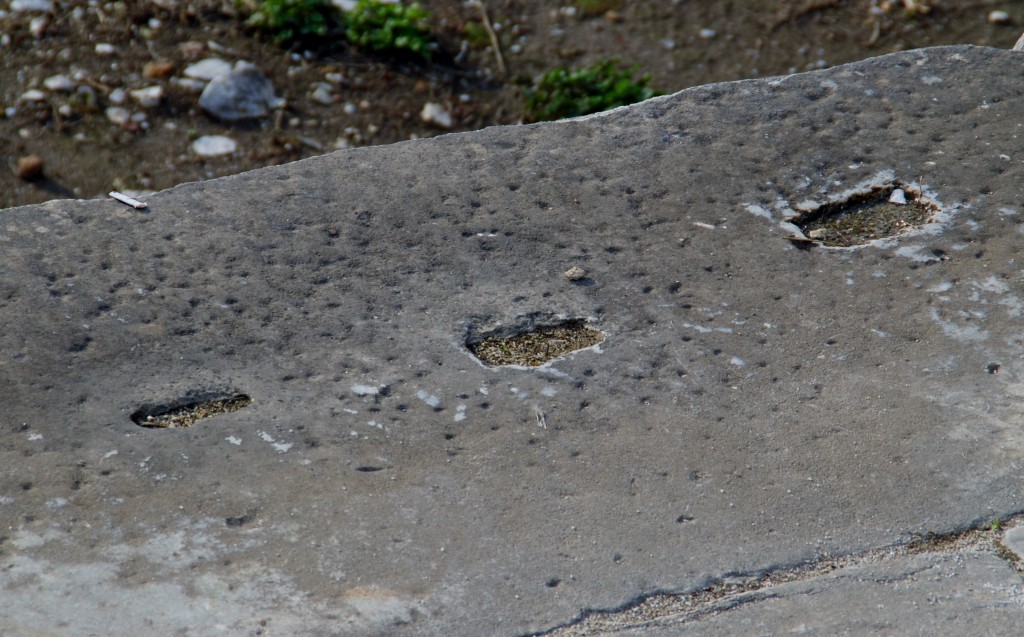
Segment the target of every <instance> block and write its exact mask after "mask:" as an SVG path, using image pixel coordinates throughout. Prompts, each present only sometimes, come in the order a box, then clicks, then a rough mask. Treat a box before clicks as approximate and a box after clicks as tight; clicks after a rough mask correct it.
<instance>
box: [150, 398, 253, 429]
mask: <svg viewBox="0 0 1024 637" xmlns="http://www.w3.org/2000/svg"><path fill="white" fill-rule="evenodd" d="M250 403H252V398H249V397H248V396H246V395H245V394H234V395H231V396H223V395H221V396H211V397H204V398H201V399H195V398H193V399H185V400H182V401H179V402H178V403H176V404H171V405H153V406H146V407H142V408H140V409H138V410H136V411H135V412H134V413H133V414H132V415H131V418H132V422H134V423H135V424H136V425H139V426H140V427H147V428H150V429H174V428H180V427H191V426H192V425H194V424H195V423H197V422H199V421H200V420H203V419H204V418H210V417H211V416H217V415H219V414H227V413H231V412H233V411H238V410H240V409H243V408H245V407H247V406H248V405H249V404H250Z"/></svg>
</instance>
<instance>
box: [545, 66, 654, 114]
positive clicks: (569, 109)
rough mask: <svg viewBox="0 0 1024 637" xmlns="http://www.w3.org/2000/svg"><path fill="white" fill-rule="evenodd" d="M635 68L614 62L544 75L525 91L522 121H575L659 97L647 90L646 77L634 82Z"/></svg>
mask: <svg viewBox="0 0 1024 637" xmlns="http://www.w3.org/2000/svg"><path fill="white" fill-rule="evenodd" d="M635 74H636V67H629V68H621V67H620V66H619V63H618V61H616V60H605V61H603V62H598V63H597V64H594V65H593V66H590V67H587V68H583V69H574V70H571V71H570V70H567V69H565V68H557V69H554V70H551V71H548V72H547V73H545V74H544V75H543V76H542V77H541V78H540V79H539V80H538V81H536V82H535V83H534V85H533V86H531V87H530V88H528V89H526V91H525V93H526V118H527V119H528V120H529V121H532V122H539V121H543V120H553V119H562V118H565V117H577V116H579V115H588V114H590V113H598V112H600V111H606V110H608V109H610V108H615V107H616V106H625V105H627V104H633V103H636V102H642V101H644V100H646V99H648V98H651V97H654V96H655V95H660V94H661V93H659V92H658V91H655V90H654V89H652V88H650V87H648V86H647V84H648V83H649V82H650V81H651V76H650V75H644V76H642V77H641V78H640V79H639V80H637V81H634V80H633V76H634V75H635Z"/></svg>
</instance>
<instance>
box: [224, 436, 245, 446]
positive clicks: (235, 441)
mask: <svg viewBox="0 0 1024 637" xmlns="http://www.w3.org/2000/svg"><path fill="white" fill-rule="evenodd" d="M224 440H227V441H228V442H230V443H231V444H233V445H236V446H238V445H241V444H242V439H241V438H235V437H234V436H228V437H227V438H225V439H224Z"/></svg>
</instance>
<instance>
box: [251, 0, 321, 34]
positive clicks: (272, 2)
mask: <svg viewBox="0 0 1024 637" xmlns="http://www.w3.org/2000/svg"><path fill="white" fill-rule="evenodd" d="M337 22H338V10H337V9H336V8H335V7H334V5H333V4H331V3H330V2H329V1H328V0H262V2H260V5H259V10H257V11H256V12H255V13H253V14H252V15H251V16H249V19H248V20H247V21H246V24H248V25H249V26H251V27H255V28H256V29H259V30H261V31H266V32H268V33H271V34H273V36H274V41H276V42H277V43H278V44H292V43H296V42H302V43H310V42H314V41H316V40H322V39H324V38H325V37H327V34H328V33H329V32H330V30H331V28H332V27H334V26H335V25H336V24H337Z"/></svg>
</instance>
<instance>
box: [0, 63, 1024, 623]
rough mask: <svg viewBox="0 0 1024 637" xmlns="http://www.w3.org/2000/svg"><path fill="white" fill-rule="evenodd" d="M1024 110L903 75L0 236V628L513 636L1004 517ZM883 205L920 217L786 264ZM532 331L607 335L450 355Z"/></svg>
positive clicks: (941, 76)
mask: <svg viewBox="0 0 1024 637" xmlns="http://www.w3.org/2000/svg"><path fill="white" fill-rule="evenodd" d="M1022 93H1024V57H1022V54H1021V53H1017V52H1008V51H997V50H993V49H985V48H975V47H949V48H937V49H927V50H921V51H910V52H905V53H900V54H895V55H890V56H886V57H881V58H876V59H872V60H867V61H864V62H860V63H856V64H852V65H847V66H842V67H837V68H834V69H829V70H825V71H820V72H814V73H808V74H801V75H795V76H790V77H785V78H776V79H766V80H759V81H746V82H736V83H729V84H719V85H711V86H704V87H698V88H694V89H690V90H687V91H683V92H681V93H678V94H676V95H672V96H667V97H664V98H660V99H657V100H653V101H650V102H648V103H645V104H642V105H637V106H634V107H631V108H628V109H620V110H617V111H614V112H611V113H609V114H605V115H601V116H595V117H589V118H584V119H580V120H575V121H566V122H558V123H552V124H545V125H538V126H528V127H506V128H493V129H488V130H484V131H480V132H476V133H470V134H461V135H449V136H445V137H441V138H438V139H434V140H424V141H417V142H410V143H404V144H398V145H394V146H387V147H375V148H369V149H359V150H352V151H346V152H341V153H335V154H333V155H330V156H326V157H321V158H316V159H312V160H307V161H303V162H299V163H295V164H291V165H288V166H282V167H277V168H271V169H266V170H260V171H255V172H251V173H246V174H243V175H238V176H235V177H229V178H225V179H220V180H215V181H210V182H205V183H199V184H187V185H183V186H179V187H177V188H174V189H171V190H168V191H165V192H162V193H158V194H156V195H153V196H151V197H149V198H148V203H149V208H148V209H147V210H145V211H137V210H134V209H131V208H128V207H126V206H123V205H121V204H118V203H116V202H113V201H59V202H51V203H49V204H45V205H41V206H32V207H24V208H16V209H10V210H4V211H0V254H2V255H3V264H4V265H3V268H2V269H0V428H2V431H3V435H2V436H0V466H2V467H3V471H2V472H0V599H2V601H3V603H0V633H2V634H4V635H7V634H11V635H29V634H62V635H91V634H121V635H129V634H142V633H147V634H181V635H216V634H225V635H244V634H264V635H266V634H277V635H282V634H285V635H288V634H295V635H298V634H302V635H446V636H448V635H451V636H457V635H467V636H469V635H474V636H475V635H510V636H515V635H524V634H531V633H536V632H542V631H547V630H550V629H553V628H555V627H558V626H564V625H567V624H569V623H571V622H573V621H574V620H575V619H576V618H578V617H580V616H581V613H583V612H584V611H585V610H586V609H612V608H621V607H623V606H625V605H627V604H629V603H630V602H631V601H634V600H637V599H640V598H642V597H644V596H647V595H651V594H654V593H657V592H680V593H685V592H689V591H695V590H699V589H702V588H704V587H707V586H710V585H713V584H714V583H716V582H718V581H720V580H721V579H722V578H727V577H735V576H747V575H756V574H759V573H764V572H768V571H773V570H777V569H782V570H784V569H787V568H790V567H792V566H793V565H798V564H802V563H805V562H807V561H814V560H816V559H820V558H821V557H822V556H824V555H843V554H859V553H861V552H864V551H867V550H869V549H874V548H877V547H885V546H891V545H899V544H901V543H905V542H907V541H908V540H910V539H911V538H913V537H915V536H916V535H920V534H927V533H937V534H943V533H951V532H956V531H960V530H963V529H966V528H968V527H972V526H976V525H980V524H983V523H986V522H987V521H989V520H991V519H993V518H997V517H999V518H1005V517H1007V516H1010V515H1012V514H1015V513H1018V512H1021V511H1024V496H1022V492H1021V478H1020V476H1021V463H1022V460H1024V427H1022V424H1024V382H1022V376H1024V359H1022V354H1024V342H1022V341H1024V337H1022V331H1021V313H1022V312H1024V278H1022V274H1021V268H1020V261H1019V259H1020V256H1019V252H1020V250H1019V247H1020V245H1021V243H1022V240H1024V237H1022V232H1021V227H1022V226H1021V220H1022V219H1024V217H1022V214H1024V203H1022V201H1021V187H1020V184H1021V172H1022V171H1021V165H1022V161H1024V138H1022V132H1024V104H1022V101H1021V96H1022ZM891 180H898V181H900V182H902V183H904V184H907V185H908V186H913V187H916V188H919V189H921V190H922V191H923V192H924V193H925V194H926V195H927V196H928V197H929V198H931V199H932V200H933V201H935V202H936V203H937V204H938V205H939V206H940V212H939V214H937V215H936V217H935V220H934V222H933V223H932V224H929V225H927V226H925V227H923V228H920V229H917V230H913V231H911V232H908V233H906V234H904V235H902V236H901V237H899V238H898V239H891V240H884V241H880V242H877V243H874V244H871V245H867V246H863V247H859V248H853V249H829V248H822V247H816V248H811V249H800V248H799V246H796V245H794V244H792V243H791V242H790V241H788V240H786V239H785V237H786V236H787V235H788V234H789V233H790V230H789V229H788V228H787V226H786V224H785V220H786V219H787V217H788V216H789V215H791V214H793V211H794V210H796V209H798V208H800V207H802V206H803V207H806V206H808V205H810V202H816V203H825V202H828V201H833V200H841V199H843V198H845V197H848V196H849V195H850V194H851V193H853V192H856V191H858V190H863V189H866V188H870V187H871V186H872V185H874V184H879V183H883V182H886V181H891ZM572 266H579V267H582V268H584V269H586V270H587V277H586V278H585V279H583V280H582V281H579V282H576V283H573V282H570V281H567V280H566V279H565V278H564V277H563V276H562V273H563V272H565V271H566V270H567V269H569V268H570V267H572ZM557 317H574V318H585V319H588V320H590V321H591V322H592V323H593V325H594V326H596V327H598V328H599V329H601V330H602V331H603V332H604V333H605V334H606V337H607V338H606V340H605V342H604V343H602V344H601V345H600V346H599V347H597V348H595V349H591V350H585V351H581V352H577V353H575V354H572V355H569V356H566V357H564V358H563V359H561V360H558V361H555V362H553V363H551V364H549V365H548V366H546V367H544V368H541V369H516V368H487V367H484V366H483V365H481V364H480V363H478V362H477V361H476V360H475V359H474V358H473V357H472V356H471V355H470V354H469V353H468V351H467V350H466V347H465V341H466V339H467V336H471V335H474V334H478V333H480V332H483V331H486V330H488V329H493V328H502V327H506V328H508V327H510V326H516V325H526V324H529V323H531V322H532V323H537V322H540V323H543V322H545V321H549V320H553V319H554V318H557ZM217 392H219V393H223V394H230V393H234V392H244V393H245V394H247V395H249V396H250V397H251V398H252V401H253V402H252V404H251V405H249V406H248V407H247V408H245V409H243V410H241V411H237V412H234V413H231V414H225V415H221V416H216V417H214V418H210V419H207V420H204V421H202V422H200V423H197V424H196V425H195V426H194V427H191V428H188V429H168V430H154V429H146V428H141V427H139V426H137V425H135V424H134V423H133V422H132V420H131V418H130V416H131V414H133V413H135V412H136V411H137V410H140V409H148V408H151V407H153V406H155V405H161V404H172V403H175V402H180V401H183V400H186V399H187V398H188V397H190V396H193V397H194V396H201V395H207V394H210V393H217ZM942 555H945V554H935V555H932V556H931V557H930V558H928V559H926V560H925V561H924V562H920V561H909V562H900V563H899V564H897V565H894V566H893V569H894V570H893V572H894V573H896V575H895V576H894V577H896V579H897V580H899V581H903V580H906V578H907V577H910V575H909V574H911V573H915V572H926V571H927V570H928V569H937V570H935V571H934V573H936V574H937V575H939V576H941V575H942V574H943V573H952V574H953V577H952V578H951V581H948V582H945V584H947V585H949V586H957V585H959V583H960V582H965V581H966V582H976V583H980V584H981V585H984V583H985V582H996V583H997V586H995V587H993V588H991V589H986V590H985V591H984V594H981V593H979V594H978V595H976V596H973V597H971V596H968V597H969V598H968V599H962V600H960V601H959V602H957V603H958V604H959V605H958V606H956V609H957V610H956V611H955V613H956V614H958V615H957V616H963V617H971V618H973V616H975V615H976V616H977V618H978V621H979V622H986V623H982V624H979V626H981V627H984V628H985V629H987V630H988V632H989V633H994V634H1012V630H1013V629H1014V628H1016V627H1018V626H1019V625H1020V622H1021V620H1022V617H1024V615H1022V612H1024V610H1022V608H1021V602H1020V592H1019V590H1020V588H1019V586H1020V577H1019V575H1016V576H1015V575H1014V574H1013V573H1012V572H1009V571H1007V568H1008V567H1002V566H1000V564H999V563H998V562H996V561H994V559H993V558H992V557H991V556H986V555H988V554H982V555H966V554H958V555H961V557H957V558H953V557H950V558H949V559H950V560H953V561H952V562H946V561H945V560H946V559H947V558H945V557H942ZM928 560H931V561H928ZM956 560H961V561H962V565H961V566H957V567H956V568H953V565H954V564H961V563H960V562H956ZM920 569H924V570H923V571H922V570H920ZM944 569H945V570H944ZM872 573H874V571H872ZM865 577H867V576H865ZM879 577H880V578H882V579H883V580H884V574H883V575H877V574H872V575H870V577H869V579H870V578H879ZM1014 577H1016V579H1014ZM901 578H902V579H901ZM851 582H852V580H850V579H843V578H841V577H840V578H836V579H834V580H830V581H828V582H826V583H823V584H821V585H820V586H821V591H822V594H821V595H820V596H815V595H814V594H812V593H813V591H812V589H810V588H806V587H807V586H812V585H810V584H804V585H803V586H805V588H800V587H799V586H795V585H794V588H793V589H791V591H790V592H789V593H787V594H786V595H784V596H783V597H781V598H779V599H778V600H775V601H765V602H762V603H758V604H748V605H744V606H741V607H739V608H738V609H737V610H736V611H735V615H734V616H735V617H736V618H737V619H735V620H729V619H728V618H726V619H725V620H723V621H726V622H727V621H736V622H740V621H747V620H748V619H749V621H751V622H754V623H753V624H751V625H752V626H762V625H764V626H782V625H783V624H780V623H775V624H772V623H771V622H791V623H792V625H793V626H799V625H806V626H811V627H818V626H820V627H821V630H825V631H833V630H834V631H835V632H841V630H844V629H845V630H848V632H851V633H856V632H859V630H860V627H861V626H863V625H864V624H863V623H853V624H843V620H842V617H843V616H842V615H835V616H833V615H821V614H820V611H821V609H820V608H817V609H813V606H814V600H815V599H822V600H829V599H837V598H844V599H848V601H849V608H850V610H851V612H853V611H854V610H855V609H856V608H864V609H868V608H871V607H872V604H874V603H875V602H874V600H875V599H877V598H879V597H884V596H885V595H887V594H888V593H886V591H887V590H889V589H886V588H885V586H883V585H879V586H867V587H856V586H854V585H853V584H852V583H851ZM1014 587H1016V588H1014ZM951 590H952V589H951V588H949V587H946V588H943V587H942V586H940V585H939V584H936V585H935V587H930V585H924V584H922V585H920V586H916V587H915V586H910V587H907V588H906V590H901V592H900V596H899V597H898V600H896V599H894V604H896V605H897V606H899V607H900V611H899V612H898V613H897V612H895V611H894V612H893V614H891V615H886V619H884V621H886V622H890V621H891V622H895V624H893V625H894V626H895V627H894V628H892V629H888V628H887V629H886V630H888V631H889V632H891V633H892V634H914V633H913V631H915V630H918V629H919V627H920V626H922V625H924V624H923V623H922V622H923V621H924V620H922V619H921V618H922V617H925V616H927V615H928V613H929V612H930V609H929V608H927V607H926V606H927V599H928V596H929V595H938V596H940V597H942V596H949V595H952V596H954V597H955V596H956V594H955V592H950V591H951ZM847 591H850V593H847ZM1015 591H1016V592H1015ZM851 595H852V599H851V598H850V596H851ZM943 599H945V598H943ZM914 600H916V601H917V602H918V604H919V607H920V609H919V610H920V612H912V603H911V602H912V601H914ZM977 608H993V609H997V611H994V612H991V613H987V612H986V613H983V612H981V611H978V612H977V613H975V611H974V610H973V609H977ZM758 609H762V610H758ZM801 609H802V610H801ZM812 609H813V610H814V611H817V613H818V614H816V615H815V614H813V613H812ZM733 612H734V611H729V613H730V614H731V613H733ZM865 612H867V611H865ZM730 616H732V615H730ZM849 617H851V618H852V619H851V621H866V620H863V618H862V619H857V618H856V617H855V616H854V615H849ZM715 621H718V620H717V619H716V620H715ZM972 621H973V619H972ZM816 622H817V623H816ZM722 625H726V624H722ZM734 625H735V626H738V625H740V624H734ZM786 625H788V624H786ZM879 625H882V624H879ZM885 625H889V624H885ZM702 626H708V627H709V628H708V630H709V631H714V630H717V628H712V627H711V626H713V625H712V624H702ZM714 626H718V624H715V625H714ZM844 626H845V627H846V628H844ZM934 626H935V627H934V629H932V630H930V632H931V633H932V634H962V631H961V625H960V624H956V623H955V622H950V623H946V624H943V623H935V624H934ZM698 629H699V630H702V629H701V628H698ZM903 629H905V630H903ZM757 630H762V629H761V628H758V629H757ZM764 630H765V631H766V632H769V633H770V632H771V630H769V629H764ZM814 630H817V628H812V632H813V631H814ZM1007 630H1009V631H1011V632H1010V633H1007V632H1006V631H1007ZM652 634H659V635H660V634H668V633H652ZM711 634H714V632H711Z"/></svg>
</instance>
